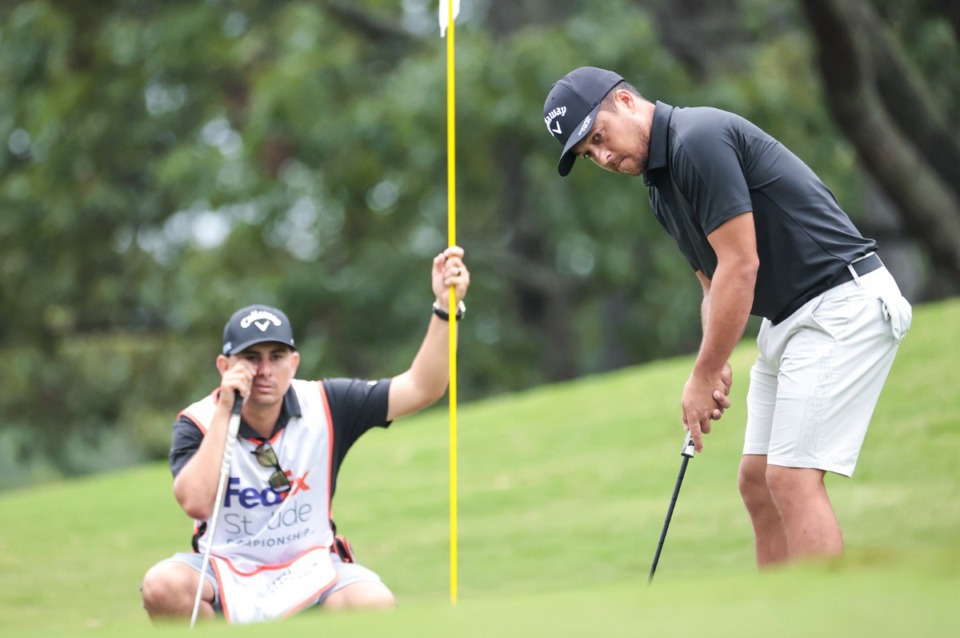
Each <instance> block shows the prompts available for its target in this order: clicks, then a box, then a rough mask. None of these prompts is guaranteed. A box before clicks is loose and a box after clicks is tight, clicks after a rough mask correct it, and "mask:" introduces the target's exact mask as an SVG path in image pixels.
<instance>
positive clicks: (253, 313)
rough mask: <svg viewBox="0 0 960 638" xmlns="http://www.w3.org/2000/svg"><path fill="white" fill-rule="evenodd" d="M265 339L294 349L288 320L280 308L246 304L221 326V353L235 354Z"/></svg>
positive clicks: (291, 330)
mask: <svg viewBox="0 0 960 638" xmlns="http://www.w3.org/2000/svg"><path fill="white" fill-rule="evenodd" d="M267 341H276V342H277V343H282V344H284V345H287V346H290V347H291V348H293V349H294V350H296V347H295V346H294V341H293V329H292V328H291V327H290V320H289V319H287V315H285V314H283V311H282V310H277V309H276V308H271V307H270V306H247V307H246V308H241V309H240V310H238V311H236V312H235V313H233V316H232V317H230V321H228V322H227V325H226V326H224V327H223V354H237V353H239V352H242V351H243V350H245V349H247V348H249V347H250V346H252V345H256V344H258V343H264V342H267Z"/></svg>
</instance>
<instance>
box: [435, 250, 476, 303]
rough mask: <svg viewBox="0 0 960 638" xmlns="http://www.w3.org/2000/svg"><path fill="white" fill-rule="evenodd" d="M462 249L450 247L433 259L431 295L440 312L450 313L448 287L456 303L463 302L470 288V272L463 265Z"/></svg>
mask: <svg viewBox="0 0 960 638" xmlns="http://www.w3.org/2000/svg"><path fill="white" fill-rule="evenodd" d="M463 254H464V253H463V248H460V247H459V246H451V247H450V248H447V249H446V250H444V251H443V252H442V253H440V254H439V255H437V256H436V257H434V258H433V294H434V296H436V298H437V304H438V305H439V306H440V308H441V309H442V310H445V311H447V312H449V311H450V308H449V306H450V287H451V286H453V288H454V294H455V295H456V297H457V302H458V303H459V302H460V301H463V298H464V297H466V296H467V288H469V287H470V271H469V270H467V266H466V264H464V263H463Z"/></svg>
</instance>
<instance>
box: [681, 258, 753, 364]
mask: <svg viewBox="0 0 960 638" xmlns="http://www.w3.org/2000/svg"><path fill="white" fill-rule="evenodd" d="M755 284H756V270H754V269H752V268H749V267H746V268H738V269H728V270H726V271H721V270H720V269H719V268H718V269H717V272H716V274H715V275H714V278H713V282H712V285H711V286H710V293H709V295H707V296H705V297H704V302H703V306H702V316H703V342H702V343H701V344H700V352H699V354H698V355H697V361H696V363H695V364H694V373H700V374H703V375H704V376H714V375H717V374H719V373H720V370H721V369H722V368H723V366H724V364H725V363H726V362H727V361H728V360H729V358H730V354H731V353H732V352H733V349H734V348H735V347H736V346H737V343H739V341H740V337H742V336H743V331H744V328H746V325H747V319H748V318H749V317H750V309H751V307H752V306H753V291H754V286H755Z"/></svg>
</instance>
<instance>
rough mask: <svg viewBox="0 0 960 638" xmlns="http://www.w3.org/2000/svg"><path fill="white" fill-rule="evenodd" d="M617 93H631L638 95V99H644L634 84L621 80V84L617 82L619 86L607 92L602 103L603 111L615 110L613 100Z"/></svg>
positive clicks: (616, 85) (601, 108)
mask: <svg viewBox="0 0 960 638" xmlns="http://www.w3.org/2000/svg"><path fill="white" fill-rule="evenodd" d="M617 91H629V92H630V93H632V94H634V95H636V96H637V97H638V98H641V99H643V96H642V95H640V91H638V90H637V89H636V88H635V87H634V86H633V85H632V84H630V83H629V82H627V81H626V80H621V81H620V82H617V84H615V85H614V87H613V88H612V89H610V90H609V91H607V94H606V95H604V96H603V99H602V100H601V101H600V110H601V111H613V110H614V108H615V107H614V105H613V99H614V98H613V96H614V94H615V93H616V92H617Z"/></svg>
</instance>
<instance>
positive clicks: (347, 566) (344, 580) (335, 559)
mask: <svg viewBox="0 0 960 638" xmlns="http://www.w3.org/2000/svg"><path fill="white" fill-rule="evenodd" d="M167 560H170V561H173V562H176V563H183V564H184V565H188V566H190V567H192V568H193V569H195V570H196V571H197V574H198V577H199V573H200V567H201V566H202V565H203V555H202V554H197V553H194V552H179V553H177V554H174V555H173V556H172V557H170V558H168V559H167ZM330 562H332V563H333V569H334V570H335V571H336V572H337V582H335V583H334V584H333V587H331V588H330V589H328V590H327V591H325V592H323V593H322V594H320V596H318V597H317V599H316V600H315V601H314V602H313V603H312V604H311V605H307V607H308V608H309V607H311V606H316V605H322V604H323V601H325V600H326V599H327V597H328V596H330V594H332V593H333V592H335V591H340V590H341V589H343V588H344V587H346V586H347V585H352V584H354V583H360V582H365V583H382V582H383V581H381V580H380V577H379V576H377V574H376V573H375V572H374V571H372V570H370V569H367V568H366V567H364V566H363V565H359V564H357V563H345V562H343V559H342V558H340V556H339V555H337V554H336V553H333V554H330ZM206 576H207V580H208V581H209V582H210V584H211V585H213V608H214V609H215V610H216V611H217V613H221V612H222V611H223V610H222V609H221V607H220V587H219V585H218V584H217V578H216V576H215V575H214V571H213V565H211V564H209V563H208V564H207V573H206Z"/></svg>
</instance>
